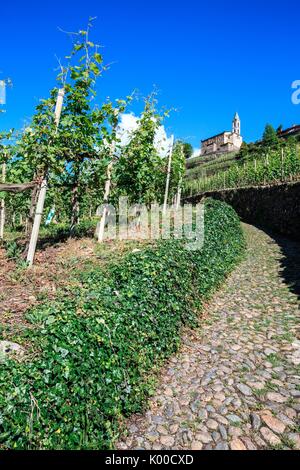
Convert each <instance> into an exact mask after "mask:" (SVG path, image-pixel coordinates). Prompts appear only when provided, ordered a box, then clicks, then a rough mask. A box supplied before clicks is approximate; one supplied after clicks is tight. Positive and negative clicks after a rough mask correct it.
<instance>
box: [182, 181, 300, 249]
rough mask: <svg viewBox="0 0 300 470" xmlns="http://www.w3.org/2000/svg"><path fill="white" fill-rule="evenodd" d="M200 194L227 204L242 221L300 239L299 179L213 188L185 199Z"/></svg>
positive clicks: (193, 199) (199, 197) (196, 198)
mask: <svg viewBox="0 0 300 470" xmlns="http://www.w3.org/2000/svg"><path fill="white" fill-rule="evenodd" d="M203 197H212V198H214V199H219V200H221V201H224V202H226V203H227V204H230V205H231V206H232V207H233V208H234V209H235V210H236V212H237V213H238V214H239V216H240V217H241V219H242V220H243V221H244V222H247V223H250V224H254V225H260V226H262V227H265V228H267V229H270V230H274V231H275V232H278V233H280V234H282V235H285V236H289V237H292V238H295V239H297V240H300V182H296V183H284V184H279V185H273V186H264V187H249V188H240V189H232V190H224V191H212V192H207V193H204V194H201V195H198V196H192V197H189V198H186V200H185V202H190V203H191V202H192V203H197V202H199V201H201V200H202V199H203Z"/></svg>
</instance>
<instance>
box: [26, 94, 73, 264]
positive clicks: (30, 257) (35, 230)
mask: <svg viewBox="0 0 300 470" xmlns="http://www.w3.org/2000/svg"><path fill="white" fill-rule="evenodd" d="M64 95H65V90H64V88H61V89H59V90H58V95H57V100H56V107H55V124H56V132H57V130H58V126H59V121H60V116H61V111H62V106H63V101H64ZM47 176H48V175H47V174H45V175H44V178H43V181H42V184H41V188H40V192H39V196H38V200H37V205H36V211H35V216H34V223H33V227H32V232H31V237H30V243H29V249H28V253H27V263H28V265H29V267H31V266H32V265H33V261H34V256H35V251H36V245H37V241H38V236H39V231H40V225H41V221H42V215H43V210H44V204H45V199H46V192H47Z"/></svg>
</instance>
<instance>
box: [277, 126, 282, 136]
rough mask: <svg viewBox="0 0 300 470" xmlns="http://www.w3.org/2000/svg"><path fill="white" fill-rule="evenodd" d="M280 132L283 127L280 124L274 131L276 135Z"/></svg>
mask: <svg viewBox="0 0 300 470" xmlns="http://www.w3.org/2000/svg"><path fill="white" fill-rule="evenodd" d="M282 131H283V125H282V124H280V126H278V127H277V129H276V133H277V134H280V133H281V132H282Z"/></svg>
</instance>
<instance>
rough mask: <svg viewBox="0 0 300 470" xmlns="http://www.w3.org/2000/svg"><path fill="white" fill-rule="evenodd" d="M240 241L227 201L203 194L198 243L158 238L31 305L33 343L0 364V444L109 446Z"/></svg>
mask: <svg viewBox="0 0 300 470" xmlns="http://www.w3.org/2000/svg"><path fill="white" fill-rule="evenodd" d="M243 250H244V239H243V235H242V230H241V227H240V222H239V219H238V217H237V215H236V214H235V212H234V211H233V209H231V208H230V207H229V206H227V205H226V204H224V203H221V202H217V201H212V200H207V202H206V213H205V244H204V248H203V249H202V250H201V251H195V252H191V251H187V250H186V249H185V247H184V244H183V242H182V241H175V240H173V241H167V242H160V243H158V244H157V246H155V248H147V249H145V250H142V251H140V252H136V253H130V254H129V255H126V257H125V258H124V259H123V260H122V261H121V263H119V264H118V265H114V266H110V267H109V269H108V271H107V272H105V273H104V272H103V271H102V270H101V268H99V269H95V268H93V270H92V271H90V272H87V273H84V274H82V275H81V285H82V288H81V289H77V291H73V292H72V295H70V296H65V297H64V298H59V299H57V300H56V301H55V302H52V303H50V304H45V305H43V306H40V307H38V308H37V309H35V310H33V311H31V312H30V313H29V314H28V319H29V321H31V322H32V323H33V324H34V326H35V328H33V329H31V331H27V332H26V333H24V341H25V340H26V341H27V343H28V344H31V345H32V349H33V351H34V352H32V353H31V355H30V354H29V355H28V359H27V360H26V361H24V362H20V363H17V362H15V361H7V362H5V363H2V364H1V373H0V410H1V414H0V447H2V448H15V449H79V448H80V449H107V448H111V447H112V446H113V440H114V438H115V437H116V436H117V433H118V429H119V424H120V421H121V420H122V418H123V417H124V416H128V415H129V414H131V413H135V412H139V411H141V410H142V409H143V406H145V403H146V398H147V396H148V395H149V391H150V389H151V374H149V372H151V371H152V372H153V369H155V368H157V367H159V365H160V364H162V361H163V360H164V359H165V358H167V357H168V356H170V355H171V354H172V353H174V352H175V351H176V350H177V348H178V346H179V344H180V330H181V326H182V325H189V326H196V325H197V324H198V318H199V311H200V310H199V309H201V304H202V302H203V300H204V299H207V298H208V297H209V295H211V293H212V292H213V291H214V290H215V289H216V288H217V287H218V286H219V285H220V284H221V283H222V281H223V280H224V278H225V276H226V275H227V274H228V273H229V272H230V271H231V270H232V269H233V267H234V265H235V264H236V263H237V261H238V260H239V258H240V257H241V255H242V253H243ZM37 351H38V353H37ZM152 376H153V374H152ZM149 377H150V379H149Z"/></svg>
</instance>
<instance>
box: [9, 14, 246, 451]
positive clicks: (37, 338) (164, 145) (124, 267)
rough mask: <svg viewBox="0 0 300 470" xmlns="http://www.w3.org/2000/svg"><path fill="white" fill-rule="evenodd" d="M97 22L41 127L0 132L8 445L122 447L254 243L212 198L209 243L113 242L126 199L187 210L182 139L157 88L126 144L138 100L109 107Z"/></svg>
mask: <svg viewBox="0 0 300 470" xmlns="http://www.w3.org/2000/svg"><path fill="white" fill-rule="evenodd" d="M91 27H92V22H91V23H90V24H89V26H88V28H87V30H85V31H79V32H78V33H77V34H75V35H74V34H73V40H74V45H73V49H72V51H71V53H70V55H69V56H68V57H67V58H66V65H65V66H63V65H61V64H60V73H59V75H58V77H57V80H58V83H59V86H58V87H57V88H56V87H55V88H53V89H52V90H51V92H50V95H49V97H48V98H46V99H44V100H41V102H40V104H39V105H38V106H37V108H36V112H35V114H34V116H33V118H32V120H31V122H29V123H28V125H26V126H25V128H24V129H23V130H22V131H18V132H15V131H14V130H11V131H9V132H3V133H2V134H1V135H0V164H1V169H2V172H1V182H0V191H1V192H0V200H1V210H0V228H1V230H0V239H1V246H0V259H1V266H0V276H1V286H0V298H1V328H0V363H1V374H0V449H99V448H101V449H111V448H113V444H114V442H115V440H116V439H117V437H118V436H119V433H120V429H122V422H123V420H124V419H125V417H126V416H128V415H130V414H132V413H135V412H137V411H141V410H143V408H144V406H145V403H146V398H147V397H148V396H149V394H150V393H151V390H152V387H153V373H154V372H155V371H157V370H158V367H159V366H160V365H161V364H162V363H163V360H164V359H166V358H167V357H169V356H170V355H171V354H172V353H174V352H175V351H176V350H177V349H178V346H179V344H180V334H181V329H182V327H184V326H190V327H195V326H196V325H197V324H198V315H199V313H200V311H201V309H202V306H203V303H204V302H205V301H206V299H208V298H209V297H210V296H211V294H212V293H213V292H214V291H215V289H216V288H217V287H218V286H219V285H220V284H221V283H222V282H223V280H224V279H225V277H226V276H227V274H228V273H229V272H230V271H231V270H232V269H233V267H234V266H235V265H236V263H237V262H238V261H239V259H240V258H241V256H242V254H243V251H244V238H243V234H242V230H241V226H240V222H239V219H238V217H237V215H236V214H235V212H234V211H233V209H231V208H230V207H229V206H227V205H226V204H223V203H219V202H214V201H206V206H205V220H206V221H207V224H206V228H205V246H204V248H203V249H199V248H198V249H196V250H194V251H189V250H188V249H187V247H186V244H185V243H186V241H187V239H180V240H178V237H176V236H175V234H172V233H171V236H170V237H169V239H168V240H150V241H149V240H144V241H143V242H139V241H135V240H134V241H128V240H125V241H117V240H115V239H109V240H108V241H107V240H106V239H105V240H104V231H105V227H106V224H107V222H108V220H109V217H111V215H112V214H111V213H112V207H113V206H114V207H118V201H119V200H120V198H121V197H123V198H124V197H126V198H127V200H128V202H129V204H135V205H138V207H141V205H143V206H144V207H146V208H147V210H148V209H149V208H151V207H152V206H153V204H155V205H157V206H158V207H159V211H160V213H162V214H165V213H166V211H167V209H168V206H170V207H171V212H172V213H173V214H174V213H176V211H177V210H179V209H180V207H181V192H182V189H183V181H184V172H185V154H184V145H185V144H184V143H183V142H181V141H175V142H174V138H171V139H168V138H167V137H166V136H165V137H163V139H162V140H161V141H160V142H159V143H158V142H157V141H158V136H159V135H160V133H161V129H162V125H163V122H164V119H165V118H166V117H167V116H168V115H169V112H168V111H159V110H158V105H157V99H156V94H155V93H151V94H150V95H149V96H148V97H146V98H145V99H144V109H143V111H142V112H141V115H140V116H139V117H138V118H137V120H136V126H135V128H134V129H133V130H132V131H131V132H130V134H129V135H125V139H124V133H122V116H123V115H124V113H125V111H126V110H128V109H129V108H130V106H131V104H132V102H133V101H134V100H135V96H134V94H133V95H130V96H127V97H126V98H125V99H118V100H116V101H114V102H112V101H111V100H109V99H108V100H106V101H104V102H99V101H98V97H97V93H96V82H97V81H98V79H99V78H100V77H101V75H102V74H103V73H105V72H106V69H107V67H106V66H105V65H104V62H103V58H102V55H100V53H99V47H98V46H97V45H96V44H94V43H93V42H92V41H91V39H90V36H91ZM117 210H118V209H117ZM178 213H179V212H178ZM118 215H119V217H120V215H121V214H120V213H119V214H118ZM134 217H135V214H133V215H132V218H133V219H134ZM159 229H160V226H159ZM93 238H94V239H93ZM228 240H230V242H229V243H228ZM100 248H101V249H100ZM68 252H69V253H68ZM28 268H30V269H28ZM7 345H9V346H7ZM11 347H13V348H16V349H13V350H12V351H11V350H10V348H11ZM7 348H8V349H7ZM15 350H16V351H17V353H16V354H14V351H15ZM151 372H152V375H151Z"/></svg>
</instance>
